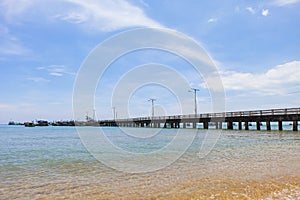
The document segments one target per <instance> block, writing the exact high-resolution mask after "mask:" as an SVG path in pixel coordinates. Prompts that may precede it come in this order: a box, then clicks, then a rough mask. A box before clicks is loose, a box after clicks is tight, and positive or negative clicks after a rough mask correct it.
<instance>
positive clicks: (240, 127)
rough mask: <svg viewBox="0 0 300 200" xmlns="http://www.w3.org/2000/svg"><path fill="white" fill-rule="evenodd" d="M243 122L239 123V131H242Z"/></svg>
mask: <svg viewBox="0 0 300 200" xmlns="http://www.w3.org/2000/svg"><path fill="white" fill-rule="evenodd" d="M242 129H243V128H242V122H239V130H242Z"/></svg>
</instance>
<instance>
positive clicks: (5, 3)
mask: <svg viewBox="0 0 300 200" xmlns="http://www.w3.org/2000/svg"><path fill="white" fill-rule="evenodd" d="M34 2H35V0H2V1H1V2H0V10H1V12H2V14H3V15H4V17H5V18H6V20H9V21H10V20H12V18H14V17H16V16H20V15H22V14H24V13H25V12H26V11H27V10H28V9H29V8H30V7H31V6H32V5H33V4H34Z"/></svg>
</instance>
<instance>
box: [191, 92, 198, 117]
mask: <svg viewBox="0 0 300 200" xmlns="http://www.w3.org/2000/svg"><path fill="white" fill-rule="evenodd" d="M198 91H200V90H199V89H196V88H191V90H189V92H194V101H195V115H197V92H198Z"/></svg>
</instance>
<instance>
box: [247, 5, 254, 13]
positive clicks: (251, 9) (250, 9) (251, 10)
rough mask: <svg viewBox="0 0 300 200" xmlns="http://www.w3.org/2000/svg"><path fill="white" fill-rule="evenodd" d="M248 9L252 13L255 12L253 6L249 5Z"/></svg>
mask: <svg viewBox="0 0 300 200" xmlns="http://www.w3.org/2000/svg"><path fill="white" fill-rule="evenodd" d="M246 10H248V11H249V12H250V13H251V14H255V10H254V9H253V8H252V7H250V6H249V7H247V8H246Z"/></svg>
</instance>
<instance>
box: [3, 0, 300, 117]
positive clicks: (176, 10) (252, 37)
mask: <svg viewBox="0 0 300 200" xmlns="http://www.w3.org/2000/svg"><path fill="white" fill-rule="evenodd" d="M299 9H300V1H299V0H266V1H261V0H260V1H258V0H257V1H255V0H253V1H236V0H228V1H223V2H221V1H216V0H213V1H197V0H188V1H171V0H160V1H147V0H144V1H142V0H130V1H121V0H99V1H96V0H85V1H83V0H82V1H81V0H54V1H50V0H49V1H48V0H45V1H40V0H2V1H1V2H0V44H1V45H0V69H1V73H0V80H1V85H0V89H1V93H0V123H7V121H9V120H15V121H26V120H34V119H41V118H42V119H47V120H60V119H72V118H73V114H72V113H73V112H72V94H73V85H74V81H75V78H76V74H77V72H78V70H79V69H80V66H81V64H82V62H83V61H84V59H85V58H86V57H87V56H88V54H89V52H90V51H92V49H93V48H95V46H96V45H98V44H99V43H101V42H103V41H104V40H105V39H107V38H109V37H111V36H113V35H115V34H117V33H120V32H122V31H126V30H130V29H133V28H139V27H164V28H169V29H173V30H176V31H179V32H182V33H184V34H186V35H188V36H189V37H191V38H193V39H194V40H196V41H197V42H198V43H199V44H201V45H202V47H203V48H204V49H205V50H206V51H207V52H208V54H209V55H210V57H211V58H212V59H213V61H214V62H215V63H216V65H217V67H218V69H219V72H220V74H221V77H222V81H223V85H224V88H225V93H226V110H228V111H231V110H250V109H268V108H283V107H298V106H299V102H298V99H299V97H300V78H299V77H300V51H299V46H300V39H299V35H300V21H299V19H300V12H299ZM173 57H174V56H173V55H169V54H167V53H163V52H157V51H144V52H136V53H135V54H132V55H128V56H127V57H124V58H121V59H119V60H118V61H116V63H114V64H113V65H112V67H111V69H109V70H108V71H107V73H106V78H105V79H104V80H101V81H100V84H102V85H99V88H102V90H100V89H98V90H97V92H96V100H95V109H96V112H97V115H98V118H101V119H102V118H103V119H104V118H111V117H112V109H111V107H112V106H115V107H116V109H117V111H118V115H119V117H122V116H123V113H122V112H123V111H122V109H123V108H120V106H121V105H112V103H111V101H109V99H108V98H106V96H107V95H106V94H108V93H109V91H111V90H112V89H113V87H114V85H115V83H116V82H117V81H118V80H119V79H120V77H122V75H123V74H124V73H125V72H126V70H129V69H131V68H132V67H134V66H137V65H142V64H143V63H149V62H156V63H162V64H165V65H170V66H177V67H175V68H176V70H177V71H178V72H179V73H181V74H183V75H184V76H185V77H187V79H190V80H188V81H189V84H190V86H192V87H197V88H199V89H200V92H199V93H198V107H199V111H198V112H199V113H200V112H210V111H211V102H210V99H211V98H210V95H209V91H207V89H205V87H204V86H203V85H205V82H203V80H202V79H196V78H193V74H192V71H190V70H187V68H188V66H187V64H186V63H185V62H184V61H182V60H180V59H178V58H173ZM120 66H123V68H122V70H120ZM126 66H127V67H126ZM118 67H119V68H118ZM130 67H131V68H130ZM125 69H126V70H125ZM122 73H123V74H122ZM161 74H163V72H162V73H161ZM166 78H169V79H171V78H172V77H170V76H168V75H166ZM183 90H184V91H186V89H185V88H184V89H183ZM108 96H109V95H108ZM175 96H176V95H175ZM183 96H184V97H183V98H184V105H183V106H185V109H184V112H182V109H180V106H178V103H176V101H177V100H176V98H175V97H174V95H172V94H171V92H170V91H168V90H167V89H166V88H163V87H159V86H158V85H152V86H151V85H148V86H145V87H142V88H140V89H139V90H137V91H135V92H133V95H132V97H131V99H130V100H129V107H128V108H126V109H129V110H130V111H129V112H130V113H131V116H148V115H149V113H150V112H151V106H150V102H148V101H147V99H148V98H157V101H156V102H155V103H156V111H157V112H156V113H157V114H170V115H173V114H181V113H182V114H188V113H193V95H192V94H191V93H189V92H187V91H186V94H185V95H183ZM86 112H89V114H90V115H91V113H92V112H93V111H92V110H87V111H86ZM85 114H86V113H83V114H82V116H83V117H84V115H85Z"/></svg>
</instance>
